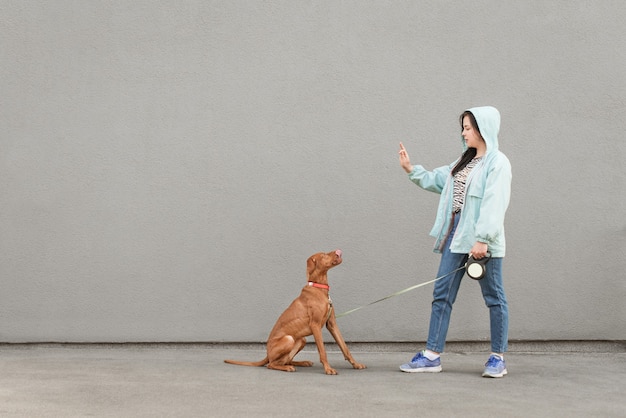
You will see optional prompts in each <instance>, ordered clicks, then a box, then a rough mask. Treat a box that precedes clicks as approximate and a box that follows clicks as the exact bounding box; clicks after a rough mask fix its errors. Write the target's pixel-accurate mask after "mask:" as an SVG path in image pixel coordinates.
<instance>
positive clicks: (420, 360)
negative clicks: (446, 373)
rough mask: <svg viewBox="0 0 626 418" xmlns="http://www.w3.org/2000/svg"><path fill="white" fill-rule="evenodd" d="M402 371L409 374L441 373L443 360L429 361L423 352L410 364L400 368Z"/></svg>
mask: <svg viewBox="0 0 626 418" xmlns="http://www.w3.org/2000/svg"><path fill="white" fill-rule="evenodd" d="M400 370H402V371H403V372H407V373H438V372H440V371H441V358H439V357H437V359H436V360H428V359H427V358H426V356H425V355H424V352H423V351H420V352H419V353H417V354H416V355H415V357H413V358H412V359H411V361H410V362H409V363H406V364H403V365H402V366H400Z"/></svg>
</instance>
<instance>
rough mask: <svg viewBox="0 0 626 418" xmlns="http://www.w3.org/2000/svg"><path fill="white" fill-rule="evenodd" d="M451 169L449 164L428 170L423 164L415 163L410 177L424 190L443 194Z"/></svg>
mask: <svg viewBox="0 0 626 418" xmlns="http://www.w3.org/2000/svg"><path fill="white" fill-rule="evenodd" d="M450 170H451V167H450V166H447V165H446V166H443V167H439V168H436V169H434V170H433V171H428V170H426V169H425V168H424V167H422V166H421V165H414V166H413V171H411V172H410V173H409V179H410V180H411V181H412V182H413V183H415V184H417V185H418V186H420V187H421V188H422V189H424V190H428V191H429V192H434V193H439V194H441V191H442V190H443V187H444V186H445V185H446V181H447V179H448V176H449V175H450Z"/></svg>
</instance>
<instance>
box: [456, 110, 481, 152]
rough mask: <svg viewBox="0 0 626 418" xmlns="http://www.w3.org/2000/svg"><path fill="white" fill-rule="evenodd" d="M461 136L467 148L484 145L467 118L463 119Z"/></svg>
mask: <svg viewBox="0 0 626 418" xmlns="http://www.w3.org/2000/svg"><path fill="white" fill-rule="evenodd" d="M461 135H462V136H463V139H465V144H466V145H467V146H468V147H469V148H480V147H482V146H484V144H485V141H484V140H483V138H482V136H480V133H479V132H478V131H477V130H476V129H474V127H473V126H472V123H471V122H470V118H469V116H465V117H464V118H463V132H462V133H461Z"/></svg>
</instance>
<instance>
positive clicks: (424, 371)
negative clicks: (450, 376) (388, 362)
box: [400, 366, 441, 373]
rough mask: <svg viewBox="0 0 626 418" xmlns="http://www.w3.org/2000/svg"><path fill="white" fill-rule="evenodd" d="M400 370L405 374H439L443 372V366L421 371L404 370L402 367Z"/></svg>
mask: <svg viewBox="0 0 626 418" xmlns="http://www.w3.org/2000/svg"><path fill="white" fill-rule="evenodd" d="M400 370H402V371H403V372H405V373H439V372H440V371H441V366H435V367H421V368H419V369H403V368H402V367H400Z"/></svg>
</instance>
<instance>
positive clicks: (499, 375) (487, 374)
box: [483, 369, 508, 377]
mask: <svg viewBox="0 0 626 418" xmlns="http://www.w3.org/2000/svg"><path fill="white" fill-rule="evenodd" d="M506 374H508V372H507V371H506V369H504V370H502V373H495V374H489V373H487V372H484V373H483V377H504V375H506Z"/></svg>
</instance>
